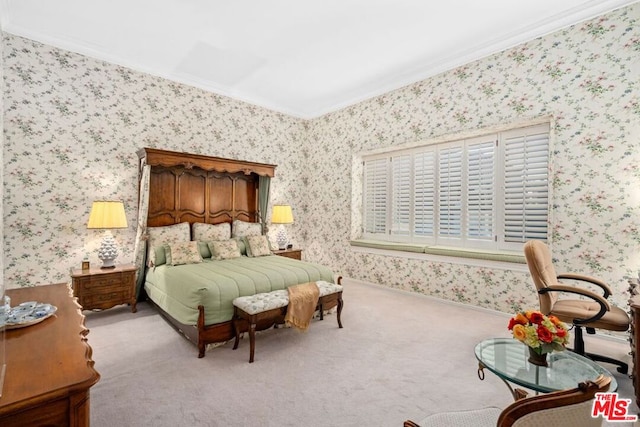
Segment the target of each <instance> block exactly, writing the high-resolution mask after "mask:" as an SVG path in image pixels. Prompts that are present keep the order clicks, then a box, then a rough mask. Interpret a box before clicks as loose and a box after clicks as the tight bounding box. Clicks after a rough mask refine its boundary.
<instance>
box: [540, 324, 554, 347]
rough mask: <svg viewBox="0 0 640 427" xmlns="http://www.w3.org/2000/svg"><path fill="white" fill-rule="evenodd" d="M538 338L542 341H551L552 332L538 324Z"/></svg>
mask: <svg viewBox="0 0 640 427" xmlns="http://www.w3.org/2000/svg"><path fill="white" fill-rule="evenodd" d="M538 338H539V339H540V341H542V342H546V343H550V342H551V341H553V334H552V333H551V331H550V330H549V329H547V328H545V327H544V326H542V325H538Z"/></svg>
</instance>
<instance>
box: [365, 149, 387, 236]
mask: <svg viewBox="0 0 640 427" xmlns="http://www.w3.org/2000/svg"><path fill="white" fill-rule="evenodd" d="M388 165H389V159H388V158H381V159H374V160H367V161H366V162H365V164H364V185H365V188H364V232H365V233H367V234H385V233H386V231H387V193H388V186H389V182H388V179H389V173H388Z"/></svg>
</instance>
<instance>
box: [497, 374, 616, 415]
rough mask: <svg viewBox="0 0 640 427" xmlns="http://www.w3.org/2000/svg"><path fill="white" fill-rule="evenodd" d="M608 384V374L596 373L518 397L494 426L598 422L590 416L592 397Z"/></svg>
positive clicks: (605, 389) (603, 390) (604, 390)
mask: <svg viewBox="0 0 640 427" xmlns="http://www.w3.org/2000/svg"><path fill="white" fill-rule="evenodd" d="M610 384H611V377H609V376H604V375H600V376H599V377H598V378H596V379H595V380H593V381H586V382H582V383H580V384H578V387H577V388H572V389H569V390H564V391H558V392H555V393H549V394H542V395H538V396H534V397H531V398H525V399H521V400H518V401H516V402H514V403H512V404H511V405H509V406H508V407H506V408H505V409H504V410H503V411H502V413H501V414H500V417H499V418H498V426H499V427H537V426H563V427H591V426H593V427H595V426H601V425H602V421H603V419H602V417H595V418H594V417H592V416H591V413H592V407H593V399H594V397H595V394H596V393H604V392H606V391H607V390H608V389H609V385H610Z"/></svg>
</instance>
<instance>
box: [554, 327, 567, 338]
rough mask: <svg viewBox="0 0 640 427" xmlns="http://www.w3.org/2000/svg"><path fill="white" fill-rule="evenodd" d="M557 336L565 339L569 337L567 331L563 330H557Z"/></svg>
mask: <svg viewBox="0 0 640 427" xmlns="http://www.w3.org/2000/svg"><path fill="white" fill-rule="evenodd" d="M556 335H557V336H558V337H560V338H564V337H566V336H567V331H566V330H564V329H562V328H556Z"/></svg>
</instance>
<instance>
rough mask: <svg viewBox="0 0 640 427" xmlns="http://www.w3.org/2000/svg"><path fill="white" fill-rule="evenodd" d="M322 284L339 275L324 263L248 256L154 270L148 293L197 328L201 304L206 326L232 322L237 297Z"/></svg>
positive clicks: (148, 278)
mask: <svg viewBox="0 0 640 427" xmlns="http://www.w3.org/2000/svg"><path fill="white" fill-rule="evenodd" d="M317 280H325V281H327V282H333V281H334V278H333V273H332V272H331V270H329V269H328V268H326V267H323V266H321V265H318V264H312V263H308V262H304V261H298V260H295V259H291V258H286V257H281V256H275V255H274V256H263V257H256V258H249V257H246V256H242V257H240V258H234V259H227V260H222V261H211V260H205V261H204V262H202V263H200V264H188V265H177V266H171V265H161V266H158V267H152V268H149V269H148V271H147V274H146V279H145V284H144V288H145V290H146V291H147V295H148V296H149V298H151V299H152V300H153V301H154V302H155V303H156V304H157V305H158V306H160V307H161V308H162V309H163V310H164V311H166V312H167V313H169V314H170V315H171V316H172V317H173V318H175V319H176V320H178V321H179V322H181V323H184V324H187V325H195V324H196V323H197V320H198V305H204V307H205V324H207V325H213V324H215V323H220V322H226V321H228V320H231V318H232V316H233V299H234V298H237V297H239V296H248V295H254V294H256V293H261V292H270V291H275V290H279V289H285V288H287V287H289V286H293V285H297V284H301V283H307V282H315V281H317Z"/></svg>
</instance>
